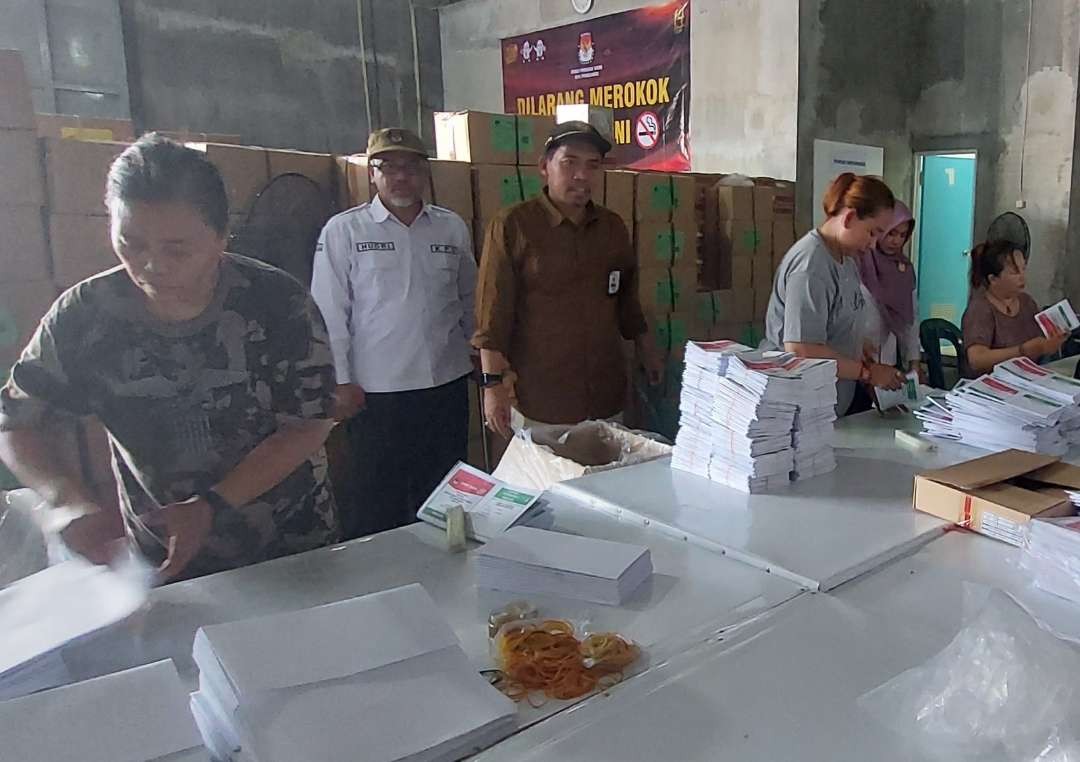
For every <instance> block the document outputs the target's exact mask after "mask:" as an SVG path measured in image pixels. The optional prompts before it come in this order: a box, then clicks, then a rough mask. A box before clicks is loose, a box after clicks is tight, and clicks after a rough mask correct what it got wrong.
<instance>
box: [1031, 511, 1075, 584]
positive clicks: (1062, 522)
mask: <svg viewBox="0 0 1080 762" xmlns="http://www.w3.org/2000/svg"><path fill="white" fill-rule="evenodd" d="M1021 564H1022V566H1023V568H1024V569H1025V570H1026V571H1027V572H1028V574H1029V575H1030V576H1031V578H1032V580H1033V581H1034V583H1035V585H1036V587H1039V588H1041V589H1043V590H1045V591H1046V592H1048V593H1052V594H1053V595H1057V596H1060V597H1062V598H1067V599H1069V600H1071V601H1075V602H1076V603H1080V517H1077V516H1068V517H1065V518H1056V519H1034V520H1032V521H1031V522H1029V523H1028V527H1027V538H1026V540H1025V542H1024V553H1023V555H1022V556H1021Z"/></svg>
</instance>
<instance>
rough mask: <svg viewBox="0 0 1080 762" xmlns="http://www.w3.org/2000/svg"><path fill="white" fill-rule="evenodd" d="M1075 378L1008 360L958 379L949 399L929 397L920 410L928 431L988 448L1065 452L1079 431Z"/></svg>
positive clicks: (1051, 453) (927, 432) (1051, 452)
mask: <svg viewBox="0 0 1080 762" xmlns="http://www.w3.org/2000/svg"><path fill="white" fill-rule="evenodd" d="M1071 381H1072V379H1066V378H1065V377H1064V376H1061V375H1059V374H1056V373H1052V372H1049V371H1046V369H1044V368H1040V367H1039V366H1037V365H1035V364H1034V363H1030V361H1023V360H1009V361H1006V362H1004V363H1001V364H999V365H998V366H997V367H996V368H995V369H994V372H993V375H986V376H981V377H980V378H977V379H975V380H974V381H967V382H963V383H961V384H958V385H957V386H956V387H955V388H954V389H953V390H952V391H950V392H949V393H948V394H947V395H945V399H944V401H939V400H937V399H935V398H932V397H931V398H929V399H928V403H929V404H926V405H923V407H922V408H920V409H919V410H917V411H915V415H916V416H917V417H918V418H919V419H920V420H921V421H922V424H923V431H924V432H925V433H926V434H928V435H929V436H933V437H938V438H942V439H952V440H955V441H958V442H963V443H964V444H967V445H971V446H973V447H981V448H983V449H986V450H1007V449H1010V448H1015V449H1018V450H1027V451H1028V452H1037V453H1043V454H1046V455H1064V454H1065V452H1066V451H1067V450H1068V449H1069V446H1070V444H1072V443H1075V442H1076V441H1077V437H1078V433H1080V406H1078V405H1077V404H1076V402H1074V401H1071V399H1072V398H1071V396H1070V388H1071V386H1072V384H1071V383H1065V382H1071Z"/></svg>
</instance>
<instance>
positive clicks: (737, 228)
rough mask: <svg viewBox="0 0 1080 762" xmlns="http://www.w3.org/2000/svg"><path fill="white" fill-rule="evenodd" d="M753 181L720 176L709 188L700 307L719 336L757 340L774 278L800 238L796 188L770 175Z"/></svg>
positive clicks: (706, 201) (706, 193)
mask: <svg viewBox="0 0 1080 762" xmlns="http://www.w3.org/2000/svg"><path fill="white" fill-rule="evenodd" d="M754 183H755V184H753V185H727V184H725V181H723V180H721V181H719V182H716V183H714V184H712V185H709V186H707V187H706V188H705V189H704V191H703V194H704V197H703V203H704V209H705V211H704V218H705V225H706V232H705V234H704V236H703V246H702V259H703V265H702V281H701V287H702V291H703V292H705V293H703V294H702V296H701V297H700V300H699V309H700V314H701V316H702V319H704V320H706V321H707V322H709V321H710V320H711V327H710V330H709V335H710V337H711V338H714V339H721V338H723V339H737V340H739V341H742V342H744V343H748V344H751V345H753V344H757V343H758V342H759V341H760V340H761V338H762V334H763V330H764V321H765V314H766V312H767V310H768V305H769V299H770V297H771V295H772V288H773V277H774V274H775V272H776V269H777V267H778V266H779V264H780V261H781V260H782V259H783V257H784V254H786V253H787V251H788V249H789V248H791V246H792V244H794V242H795V220H794V212H795V186H794V184H792V183H785V182H780V181H776V180H772V179H770V178H759V179H758V180H756V181H754Z"/></svg>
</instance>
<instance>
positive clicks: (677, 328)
mask: <svg viewBox="0 0 1080 762" xmlns="http://www.w3.org/2000/svg"><path fill="white" fill-rule="evenodd" d="M668 324H669V325H670V326H671V329H670V330H671V348H672V349H677V348H678V347H681V346H685V344H686V340H687V339H688V338H690V332H689V330H688V328H687V326H686V321H685V320H683V319H682V318H676V317H672V318H669V319H668Z"/></svg>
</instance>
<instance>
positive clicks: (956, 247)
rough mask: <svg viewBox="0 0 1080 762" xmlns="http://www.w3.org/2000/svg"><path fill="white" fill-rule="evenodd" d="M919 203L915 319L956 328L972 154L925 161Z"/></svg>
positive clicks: (971, 197)
mask: <svg viewBox="0 0 1080 762" xmlns="http://www.w3.org/2000/svg"><path fill="white" fill-rule="evenodd" d="M920 181H921V184H922V193H921V195H920V199H921V202H920V204H919V219H918V226H919V243H918V246H919V251H918V273H919V286H918V288H919V319H920V320H925V319H927V318H931V317H937V318H945V319H946V320H948V321H950V322H951V323H954V324H955V325H957V326H959V325H960V319H961V318H962V317H963V315H964V310H965V309H966V308H967V297H968V252H969V251H971V248H972V241H971V230H972V224H973V222H974V218H975V155H974V154H950V155H947V156H926V157H924V158H923V165H922V173H921V176H920Z"/></svg>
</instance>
